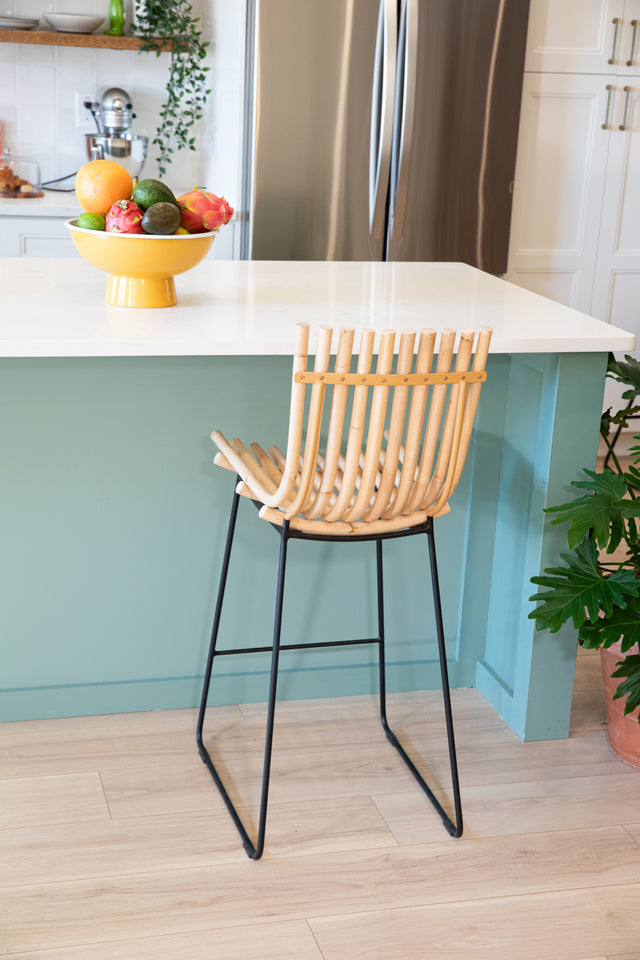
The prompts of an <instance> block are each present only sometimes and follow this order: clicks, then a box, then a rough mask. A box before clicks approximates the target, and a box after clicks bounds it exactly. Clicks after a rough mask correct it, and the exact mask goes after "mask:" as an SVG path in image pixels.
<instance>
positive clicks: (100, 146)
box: [85, 133, 149, 177]
mask: <svg viewBox="0 0 640 960" xmlns="http://www.w3.org/2000/svg"><path fill="white" fill-rule="evenodd" d="M85 140H86V142H87V156H88V158H89V160H115V161H116V163H119V164H120V165H121V166H122V167H124V168H125V170H128V171H129V173H130V174H131V176H132V177H139V176H140V173H141V171H142V168H143V166H144V162H145V160H146V159H147V148H148V146H149V137H143V136H140V134H137V133H120V134H119V135H118V136H117V137H103V136H101V135H100V134H95V133H87V134H85Z"/></svg>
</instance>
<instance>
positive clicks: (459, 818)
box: [427, 517, 462, 837]
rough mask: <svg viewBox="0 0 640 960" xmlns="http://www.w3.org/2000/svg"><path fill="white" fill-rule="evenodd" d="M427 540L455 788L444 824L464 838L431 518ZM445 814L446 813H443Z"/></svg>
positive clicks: (453, 835) (443, 696) (450, 759)
mask: <svg viewBox="0 0 640 960" xmlns="http://www.w3.org/2000/svg"><path fill="white" fill-rule="evenodd" d="M427 538H428V541H429V563H430V565H431V583H432V585H433V605H434V608H435V617H436V631H437V634H438V653H439V655H440V676H441V678H442V698H443V701H444V713H445V719H446V725H447V741H448V745H449V765H450V767H451V783H452V786H453V800H454V806H455V816H456V822H455V823H453V822H452V820H451V819H450V817H448V816H446V814H445V816H444V817H443V823H444V825H445V827H446V828H447V830H448V831H449V833H450V834H451V836H452V837H461V836H462V803H461V800H460V782H459V779H458V761H457V757H456V743H455V736H454V733H453V713H452V711H451V691H450V689H449V670H448V667H447V649H446V646H445V639H444V625H443V622H442V604H441V603H440V581H439V579H438V564H437V560H436V542H435V537H434V535H433V520H432V519H431V517H429V520H428V523H427ZM440 809H441V808H440ZM443 812H444V811H443Z"/></svg>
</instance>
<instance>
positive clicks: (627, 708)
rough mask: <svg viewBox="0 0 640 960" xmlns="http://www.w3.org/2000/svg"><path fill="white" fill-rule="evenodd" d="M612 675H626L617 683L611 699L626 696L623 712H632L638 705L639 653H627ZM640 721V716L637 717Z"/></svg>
mask: <svg viewBox="0 0 640 960" xmlns="http://www.w3.org/2000/svg"><path fill="white" fill-rule="evenodd" d="M611 676H612V677H615V678H618V677H626V678H627V679H626V680H623V682H622V683H619V684H618V687H617V689H616V692H615V693H614V695H613V699H614V700H617V699H619V698H620V697H626V698H627V702H626V703H625V705H624V712H625V713H632V711H633V710H635V709H636V707H640V654H627V656H626V657H625V658H624V662H623V663H622V664H621V665H620V666H619V667H618V668H617V670H614V671H613V673H612V674H611ZM638 720H639V722H640V717H638Z"/></svg>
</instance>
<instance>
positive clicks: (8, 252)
mask: <svg viewBox="0 0 640 960" xmlns="http://www.w3.org/2000/svg"><path fill="white" fill-rule="evenodd" d="M8 202H10V201H8ZM34 202H35V201H34ZM0 256H2V257H77V256H79V254H78V253H77V252H76V248H75V247H74V245H73V241H72V239H71V236H70V234H69V231H68V230H67V228H66V227H65V225H64V220H62V219H60V220H59V219H57V218H55V217H47V218H39V217H6V216H2V217H0Z"/></svg>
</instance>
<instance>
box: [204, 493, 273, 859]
mask: <svg viewBox="0 0 640 960" xmlns="http://www.w3.org/2000/svg"><path fill="white" fill-rule="evenodd" d="M238 501H239V495H238V494H234V498H233V502H232V506H231V517H230V520H229V530H228V533H227V543H226V547H225V552H224V559H223V562H222V572H221V574H220V585H219V587H218V599H217V603H216V609H215V614H214V619H213V627H212V630H211V644H210V647H209V656H208V659H207V666H206V669H205V677H204V686H203V691H202V700H201V703H200V713H199V716H198V725H197V732H196V739H197V743H198V750H199V752H200V756H201V757H202V760H203V762H204V763H205V765H206V766H207V769H208V770H209V773H210V774H211V776H212V777H213V780H214V782H215V784H216V786H217V787H218V790H219V791H220V794H221V796H222V799H223V800H224V803H225V806H226V807H227V810H228V811H229V813H230V815H231V818H232V820H233V822H234V823H235V825H236V828H237V830H238V832H239V834H240V836H241V838H242V845H243V847H244V849H245V851H246V852H247V855H248V856H249V857H251V859H252V860H259V859H260V857H261V856H262V854H263V852H264V840H265V832H266V824H267V804H268V799H269V777H270V772H271V754H272V747H273V728H274V718H275V706H276V693H277V682H278V661H279V657H280V636H281V631H282V608H283V599H284V577H285V567H286V558H287V542H288V530H289V525H288V523H287V522H286V521H285V523H284V524H283V527H282V533H281V540H280V562H279V566H278V585H277V594H276V611H275V621H274V629H273V647H272V654H271V679H270V684H269V701H268V708H267V727H266V734H265V748H264V763H263V771H262V790H261V797H260V813H259V818H258V839H257V842H256V843H255V844H254V843H253V841H252V840H251V838H250V836H249V834H248V832H247V830H246V827H245V826H244V823H243V822H242V819H241V817H240V815H239V813H238V811H237V810H236V807H235V805H234V803H233V801H232V800H231V797H230V796H229V794H228V792H227V789H226V787H225V785H224V783H223V782H222V778H221V777H220V774H219V773H218V771H217V769H216V767H215V764H214V762H213V760H212V759H211V755H210V754H209V751H208V750H207V748H206V747H205V745H204V742H203V727H204V718H205V713H206V708H207V699H208V695H209V686H210V683H211V674H212V670H213V661H214V659H215V656H216V653H219V654H220V655H222V653H224V654H229V653H231V654H233V653H243V652H249V651H248V650H228V651H216V642H217V637H218V630H219V628H220V616H221V613H222V602H223V599H224V592H225V587H226V581H227V573H228V570H229V559H230V556H231V546H232V543H233V536H234V532H235V524H236V517H237V513H238ZM253 649H258V648H253ZM260 649H262V648H260Z"/></svg>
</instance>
